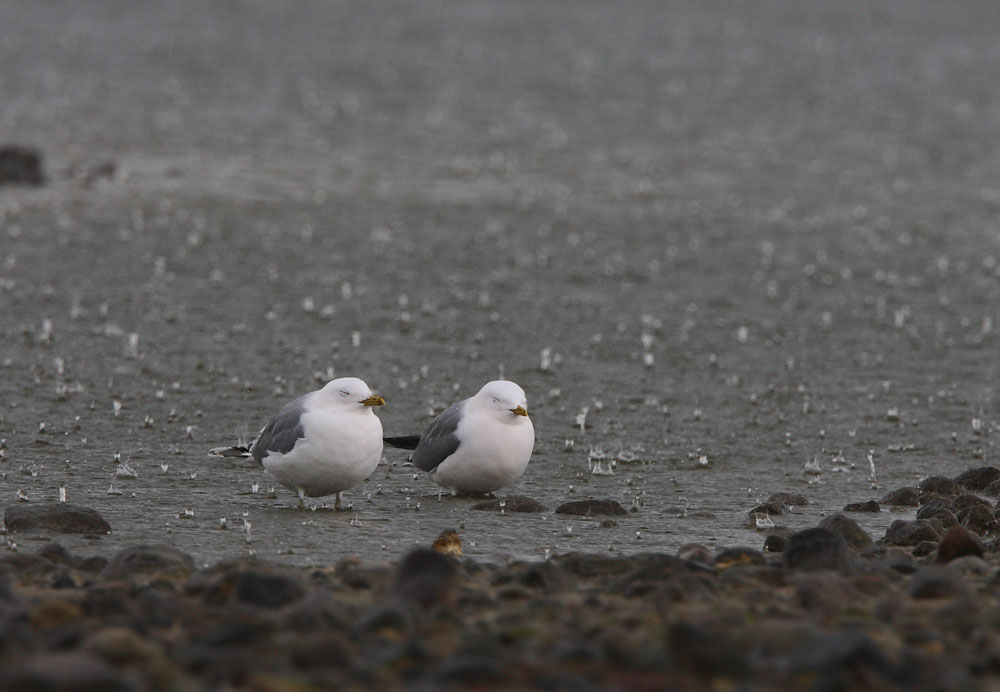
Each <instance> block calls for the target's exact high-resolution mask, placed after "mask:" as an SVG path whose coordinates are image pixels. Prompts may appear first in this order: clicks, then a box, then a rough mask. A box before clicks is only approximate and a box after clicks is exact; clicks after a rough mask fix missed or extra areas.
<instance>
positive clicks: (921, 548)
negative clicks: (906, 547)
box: [910, 541, 938, 557]
mask: <svg viewBox="0 0 1000 692" xmlns="http://www.w3.org/2000/svg"><path fill="white" fill-rule="evenodd" d="M937 547H938V544H937V541H920V542H919V543H917V544H916V545H915V546H913V547H912V548H911V549H910V552H911V553H912V554H913V557H927V556H928V555H933V554H934V551H936V550H937Z"/></svg>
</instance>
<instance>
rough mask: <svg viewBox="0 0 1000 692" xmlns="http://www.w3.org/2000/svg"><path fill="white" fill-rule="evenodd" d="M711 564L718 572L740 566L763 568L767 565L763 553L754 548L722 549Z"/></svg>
mask: <svg viewBox="0 0 1000 692" xmlns="http://www.w3.org/2000/svg"><path fill="white" fill-rule="evenodd" d="M712 564H714V565H715V568H716V569H720V570H723V569H729V568H730V567H736V566H740V565H756V566H759V567H763V566H765V565H766V564H767V559H766V558H765V557H764V553H762V552H760V551H759V550H756V549H754V548H739V547H737V548H724V549H722V550H720V551H719V552H718V553H716V554H715V558H714V560H713V561H712Z"/></svg>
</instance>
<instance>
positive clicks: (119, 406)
mask: <svg viewBox="0 0 1000 692" xmlns="http://www.w3.org/2000/svg"><path fill="white" fill-rule="evenodd" d="M111 408H112V409H113V410H114V412H115V415H116V416H117V415H118V414H119V413H121V412H122V402H120V401H118V400H117V399H115V400H114V401H112V402H111Z"/></svg>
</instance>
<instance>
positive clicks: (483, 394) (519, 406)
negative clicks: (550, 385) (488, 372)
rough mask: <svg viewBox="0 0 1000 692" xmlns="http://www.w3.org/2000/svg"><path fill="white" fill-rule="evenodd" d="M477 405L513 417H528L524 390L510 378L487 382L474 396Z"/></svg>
mask: <svg viewBox="0 0 1000 692" xmlns="http://www.w3.org/2000/svg"><path fill="white" fill-rule="evenodd" d="M473 398H474V399H476V401H477V402H478V403H479V405H480V406H481V407H483V408H486V409H487V410H495V411H496V412H497V413H499V414H501V415H506V416H509V417H511V418H514V419H518V418H521V417H522V416H523V417H524V418H527V417H528V399H527V397H526V396H525V395H524V390H523V389H521V388H520V387H519V386H517V384H515V383H514V382H511V381H510V380H494V381H493V382H487V383H486V384H484V385H483V388H482V389H480V390H479V392H478V393H477V394H476V396H475V397H473Z"/></svg>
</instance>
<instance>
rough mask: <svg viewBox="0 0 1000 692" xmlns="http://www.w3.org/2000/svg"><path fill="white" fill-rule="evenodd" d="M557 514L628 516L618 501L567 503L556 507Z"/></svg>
mask: <svg viewBox="0 0 1000 692" xmlns="http://www.w3.org/2000/svg"><path fill="white" fill-rule="evenodd" d="M556 514H570V515H573V516H577V517H590V516H594V515H595V514H609V515H612V516H618V515H622V514H626V512H625V508H624V507H622V506H621V504H619V503H618V502H617V501H616V500H575V501H573V502H565V503H563V504H561V505H559V506H558V507H556Z"/></svg>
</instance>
